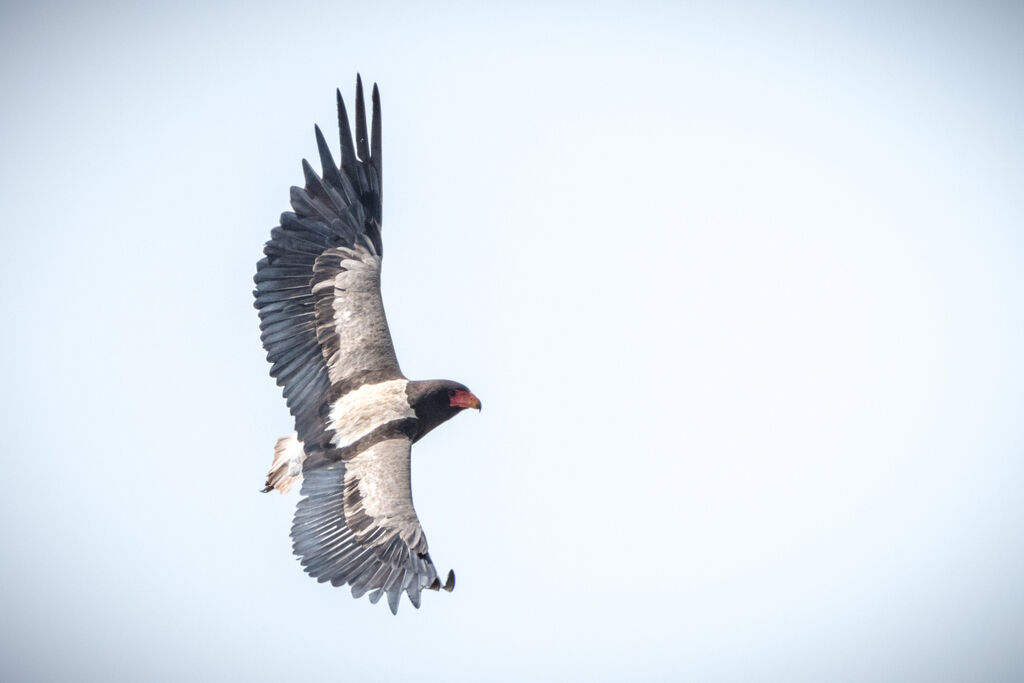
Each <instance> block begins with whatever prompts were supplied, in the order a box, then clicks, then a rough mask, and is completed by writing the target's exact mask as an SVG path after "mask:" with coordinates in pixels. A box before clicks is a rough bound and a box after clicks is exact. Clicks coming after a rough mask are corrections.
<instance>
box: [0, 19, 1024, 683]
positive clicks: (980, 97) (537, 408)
mask: <svg viewBox="0 0 1024 683" xmlns="http://www.w3.org/2000/svg"><path fill="white" fill-rule="evenodd" d="M357 71H361V72H362V74H363V77H364V78H365V79H366V80H367V81H371V82H372V81H376V82H378V83H379V84H380V87H381V92H382V99H383V109H384V117H383V118H384V155H385V164H384V176H385V188H386V192H385V206H384V217H385V225H384V230H385V232H384V240H385V248H386V254H387V256H386V259H385V266H384V285H383V286H384V296H385V303H386V305H387V310H388V316H389V319H390V322H391V327H392V333H393V335H394V338H395V343H396V347H397V350H398V355H399V359H400V361H401V363H402V367H403V369H404V370H405V372H406V374H407V375H409V376H410V377H413V378H433V377H445V378H451V379H455V380H458V381H461V382H464V383H465V384H467V385H468V386H470V387H471V388H472V389H473V390H474V391H475V392H476V393H477V394H478V395H479V396H480V397H481V398H482V399H483V402H484V403H485V404H486V405H487V410H485V411H484V412H483V413H481V414H480V415H476V414H473V415H465V416H461V417H459V418H458V419H457V420H455V421H453V422H452V423H450V424H448V425H445V427H443V428H442V429H439V430H437V431H436V432H434V433H433V434H431V435H430V437H429V438H427V439H426V440H424V441H423V442H421V443H420V444H418V445H417V447H416V449H415V451H414V457H413V477H414V483H413V487H414V495H415V500H416V506H417V509H418V511H419V514H420V518H421V519H422V521H423V524H424V527H425V529H426V532H427V536H428V538H429V540H430V544H431V554H432V555H433V557H434V559H435V560H436V561H437V563H438V565H439V567H440V568H442V569H447V568H448V567H453V568H455V570H456V572H457V574H458V579H459V583H458V588H457V589H456V591H455V592H454V593H453V594H451V595H446V594H442V595H434V594H429V595H427V596H426V597H425V598H424V601H423V602H424V604H423V607H422V609H420V610H419V611H416V610H413V609H411V607H410V605H409V604H408V603H406V604H404V605H403V607H402V609H401V610H400V612H399V614H398V615H397V617H393V616H392V615H391V614H390V613H389V612H388V610H387V608H386V607H385V606H383V605H376V606H371V605H370V604H369V603H368V602H367V601H366V600H365V599H364V600H361V601H355V600H352V598H351V597H349V594H348V592H347V591H345V590H338V589H332V588H330V587H327V586H323V585H319V584H317V583H316V582H315V581H312V580H311V579H309V578H308V577H307V576H306V575H305V574H303V573H302V571H301V570H300V568H299V566H298V563H297V562H296V561H295V559H294V558H293V557H292V555H291V552H290V541H289V538H288V529H289V527H290V524H291V514H292V510H293V508H294V503H295V500H296V496H295V494H294V493H293V494H292V495H291V496H289V497H287V498H283V497H280V496H276V495H261V494H259V493H258V490H259V489H260V487H261V486H262V484H263V477H264V474H265V472H266V469H267V467H268V465H269V463H270V460H271V455H272V447H273V444H274V440H275V438H276V437H278V436H280V435H282V434H285V433H287V432H288V431H290V430H291V425H290V424H289V419H288V415H287V411H286V408H285V406H284V402H283V400H282V399H281V398H280V391H279V389H278V388H277V387H276V386H275V385H274V383H273V381H272V380H271V379H270V377H269V376H268V374H267V370H268V366H267V364H266V362H265V361H264V358H263V355H264V354H263V351H262V349H261V348H260V345H259V332H258V320H257V316H256V312H255V311H254V310H253V309H252V305H251V301H252V298H251V293H250V292H251V288H252V281H251V277H252V273H253V271H254V266H255V262H256V260H257V259H258V258H259V256H260V252H261V249H262V245H263V242H264V241H265V240H266V239H267V238H268V236H269V231H270V228H271V227H273V225H274V224H275V223H276V220H277V216H278V215H279V213H280V212H281V211H283V210H285V209H286V208H287V199H288V188H289V186H290V185H292V184H297V183H299V182H300V181H301V178H302V176H301V170H300V166H299V162H300V159H301V158H302V157H303V156H305V157H309V158H310V159H313V158H315V156H316V153H315V143H314V139H313V124H314V122H317V123H319V124H320V125H321V127H322V128H323V129H324V131H325V133H327V136H328V139H329V140H330V141H331V142H332V144H335V145H336V144H337V131H336V128H335V123H334V120H335V119H334V109H333V108H334V89H335V88H336V87H341V89H342V91H343V93H344V94H345V95H346V96H347V97H348V98H350V99H351V98H352V96H353V89H354V81H355V73H356V72H357ZM0 88H2V92H3V94H4V102H5V104H4V106H3V107H2V108H0V143H2V149H3V154H2V155H0V204H2V207H3V217H4V223H3V228H2V230H3V237H4V239H3V243H4V244H5V245H6V259H5V260H4V267H3V268H2V269H0V287H2V289H3V291H4V292H5V294H6V296H4V297H3V298H2V299H0V316H2V319H3V321H4V323H3V330H4V334H3V335H2V342H0V344H2V349H3V352H4V356H5V357H6V358H7V369H6V373H5V380H4V381H3V383H2V385H0V386H2V391H3V393H2V395H0V400H2V404H3V410H2V411H0V415H2V418H0V419H2V423H0V424H2V428H3V432H2V433H3V434H4V438H5V439H6V447H5V448H4V453H5V467H4V471H5V474H6V486H5V487H4V494H3V496H2V497H0V513H2V514H3V519H4V520H5V523H4V524H3V526H2V527H0V542H2V546H0V547H3V549H4V550H3V553H4V555H3V558H2V560H3V561H2V563H0V580H2V585H3V586H4V590H3V591H0V614H2V615H3V616H2V619H3V628H2V631H0V678H2V679H4V680H26V681H30V680H96V681H112V680H125V681H136V680H186V679H187V680H252V681H257V680H281V679H283V678H285V677H287V678H288V679H305V680H394V681H399V680H413V679H415V680H419V681H479V680H496V681H521V680H608V681H619V680H709V681H751V680H757V681H832V680H841V681H846V680H918V681H935V680H1009V679H1015V678H1020V677H1022V676H1024V655H1022V654H1021V653H1022V650H1021V647H1020V644H1021V643H1022V642H1024V528H1022V527H1024V429H1022V427H1021V425H1022V422H1021V412H1022V408H1024V393H1022V389H1021V387H1022V382H1024V363H1022V355H1021V349H1022V348H1024V301H1022V299H1024V296H1022V295H1024V276H1022V272H1024V235H1022V226H1024V204H1022V201H1021V188H1022V186H1024V111H1022V104H1024V12H1021V10H1020V9H1018V8H1014V7H1013V5H1012V4H1011V3H1004V4H991V3H990V4H978V3H944V4H943V5H942V7H932V6H929V5H928V4H926V3H916V4H915V3H905V4H901V5H900V6H899V7H898V8H893V7H890V6H889V4H888V3H879V4H875V5H870V6H869V5H864V4H863V3H846V4H841V5H837V6H834V7H832V8H831V9H821V8H819V7H818V6H817V3H806V4H794V3H788V4H787V5H786V6H785V8H782V9H767V8H765V7H764V6H762V5H761V4H759V3H758V4H754V3H751V4H743V3H740V4H722V3H708V4H703V5H701V4H690V5H686V6H682V5H680V6H677V5H676V4H675V3H662V4H655V3H648V4H642V3H641V4H628V5H627V4H611V3H605V4H584V3H578V4H566V5H561V6H560V7H559V8H558V9H553V8H550V7H548V6H547V5H545V4H541V3H534V4H522V5H519V9H515V10H511V9H496V8H487V7H484V6H481V5H477V4H471V3H462V4H449V5H436V4H435V5H433V6H431V7H429V8H427V7H426V6H421V5H416V4H412V3H408V4H376V5H373V6H371V3H358V4H352V5H348V6H346V5H345V4H344V3H337V2H335V3H327V2H325V3H320V4H317V3H263V4H259V3H256V4H244V3H233V4H222V5H220V6H218V7H216V8H209V7H207V6H206V5H205V4H198V3H197V4H194V5H193V6H187V5H178V6H174V7H171V6H167V7H150V6H145V5H138V4H131V3H123V4H121V5H113V4H103V5H102V8H100V7H87V6H85V5H82V6H73V5H60V4H51V5H49V6H48V7H37V8H34V9H23V8H22V7H20V6H15V5H13V4H7V5H4V6H3V8H2V9H0Z"/></svg>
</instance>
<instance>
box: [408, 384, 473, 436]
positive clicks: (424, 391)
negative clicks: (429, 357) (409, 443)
mask: <svg viewBox="0 0 1024 683" xmlns="http://www.w3.org/2000/svg"><path fill="white" fill-rule="evenodd" d="M405 393H406V395H407V396H408V397H409V405H411V406H412V408H413V410H415V411H416V419H417V420H419V430H418V432H417V434H416V439H415V440H416V441H419V440H420V439H421V438H423V436H424V435H425V434H426V433H427V432H429V431H430V430H431V429H433V428H434V427H436V426H438V425H439V424H441V423H442V422H446V421H448V420H450V419H452V418H453V417H455V416H456V415H458V414H459V413H461V412H462V411H463V410H465V409H466V408H476V409H477V410H480V407H481V406H480V399H478V398H477V397H476V396H474V395H473V392H472V391H470V390H469V389H467V388H466V387H465V385H462V384H459V383H458V382H451V381H448V380H446V379H432V380H427V381H424V382H409V384H408V386H407V387H406V389H405Z"/></svg>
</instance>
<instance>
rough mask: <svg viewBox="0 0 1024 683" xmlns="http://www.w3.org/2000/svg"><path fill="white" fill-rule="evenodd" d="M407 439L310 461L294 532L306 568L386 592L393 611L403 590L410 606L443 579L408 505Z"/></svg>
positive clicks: (374, 595) (375, 596) (376, 595)
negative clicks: (338, 457)
mask: <svg viewBox="0 0 1024 683" xmlns="http://www.w3.org/2000/svg"><path fill="white" fill-rule="evenodd" d="M411 449H412V440H411V438H409V437H408V436H406V435H395V436H393V437H391V438H386V439H383V440H381V441H378V442H376V443H374V444H373V445H372V446H369V447H368V448H365V449H363V450H361V451H360V452H359V453H358V454H356V455H354V456H352V457H350V458H347V459H344V460H336V461H321V462H319V463H316V462H314V463H312V466H311V465H310V463H308V462H307V466H306V467H305V468H304V470H303V477H304V479H303V482H302V495H303V499H302V500H300V501H299V505H298V509H297V510H296V512H295V522H294V524H293V526H292V540H293V545H294V549H295V554H296V555H298V556H299V557H301V558H302V566H303V567H304V568H305V570H306V572H307V573H309V574H310V575H311V576H313V577H315V578H316V579H317V580H318V581H320V582H324V581H330V582H331V583H332V584H333V585H335V586H340V585H342V584H348V585H350V586H352V595H353V596H354V597H357V598H358V597H360V596H362V595H363V594H364V593H366V592H368V591H372V592H371V593H370V601H371V602H377V600H379V599H380V596H381V595H382V594H386V595H387V596H388V605H389V606H390V607H391V611H392V613H395V612H397V611H398V603H399V599H400V598H401V595H402V593H403V592H405V593H407V594H408V596H409V600H410V601H411V602H412V604H413V605H414V606H415V607H419V606H420V591H421V590H423V589H424V588H428V589H433V590H437V589H438V588H444V589H445V590H449V591H450V590H452V588H454V587H455V575H454V574H453V573H452V572H449V573H448V578H447V581H446V582H445V584H444V586H441V582H440V581H439V579H438V578H437V570H436V569H435V568H434V563H433V562H432V561H431V559H430V554H429V553H428V552H427V541H426V538H425V537H424V535H423V529H422V527H421V526H420V522H419V519H418V518H417V517H416V510H415V509H413V505H412V489H411V482H410V473H409V454H410V451H411Z"/></svg>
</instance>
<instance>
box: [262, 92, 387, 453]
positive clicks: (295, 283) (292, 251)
mask: <svg viewBox="0 0 1024 683" xmlns="http://www.w3.org/2000/svg"><path fill="white" fill-rule="evenodd" d="M338 123H339V128H340V132H341V166H340V168H339V167H337V166H335V163H334V158H333V157H332V156H331V152H330V150H329V149H328V147H327V143H326V142H325V140H324V136H323V134H322V133H321V132H320V129H319V127H317V128H316V129H315V130H316V142H317V147H318V149H319V153H320V162H321V165H322V167H323V177H320V176H317V174H316V173H315V172H314V171H313V169H312V168H311V167H310V165H309V162H307V161H306V160H305V159H303V160H302V170H303V173H304V174H305V180H306V185H305V187H303V188H300V187H293V188H292V189H291V204H292V208H293V211H289V212H286V213H283V214H281V224H280V226H278V227H276V228H274V229H273V230H272V231H271V240H270V241H269V242H267V244H266V247H265V248H264V250H263V253H264V254H265V258H263V259H262V260H261V261H260V262H259V263H258V264H257V266H256V277H255V281H256V290H255V292H254V294H255V296H256V304H255V305H256V308H257V309H259V312H260V330H261V331H262V333H263V334H262V337H261V338H262V340H263V346H264V348H266V350H267V360H268V361H270V362H271V363H272V364H273V365H272V366H271V369H270V374H271V375H272V376H273V377H274V378H276V379H277V383H278V384H279V385H281V386H282V387H284V396H285V399H286V400H287V402H288V408H289V409H290V410H291V413H292V415H294V416H295V430H296V432H298V437H299V440H300V441H302V442H303V443H304V444H305V448H306V451H307V452H312V451H314V450H316V449H318V448H320V447H321V445H322V444H324V443H325V442H326V441H327V440H329V438H330V435H329V434H328V433H327V432H326V431H325V426H326V421H325V420H324V419H323V417H322V415H321V407H322V406H323V405H324V403H325V401H326V400H327V397H328V395H331V396H340V395H343V394H345V393H347V392H348V390H349V389H351V388H352V387H353V386H358V385H360V384H363V383H364V382H366V381H383V380H387V379H394V378H399V377H402V373H401V370H400V369H399V367H398V361H397V359H396V358H395V349H394V346H393V344H392V342H391V335H390V334H389V332H388V325H387V320H386V318H385V316H384V306H383V303H382V301H381V298H380V259H381V255H382V253H383V245H382V243H381V134H380V128H381V118H380V95H379V93H378V91H377V86H376V85H374V87H373V119H372V124H371V130H372V139H371V140H370V142H369V143H368V142H367V130H366V111H365V106H364V102H363V86H362V81H361V79H357V81H356V140H355V144H354V145H353V140H352V133H351V131H350V129H349V124H348V114H347V112H346V111H345V104H344V102H343V101H342V98H341V92H340V91H339V92H338ZM371 148H372V153H371Z"/></svg>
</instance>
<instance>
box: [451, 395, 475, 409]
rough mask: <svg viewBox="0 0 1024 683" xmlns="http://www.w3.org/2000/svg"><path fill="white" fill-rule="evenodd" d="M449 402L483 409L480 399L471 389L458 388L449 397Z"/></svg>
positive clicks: (453, 404) (461, 406)
mask: <svg viewBox="0 0 1024 683" xmlns="http://www.w3.org/2000/svg"><path fill="white" fill-rule="evenodd" d="M449 404H450V405H452V406H455V407H458V408H476V409H477V410H480V409H481V403H480V399H478V398H477V397H476V396H474V395H473V392H471V391H462V390H457V391H456V392H455V395H454V396H452V397H451V398H450V399H449Z"/></svg>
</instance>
